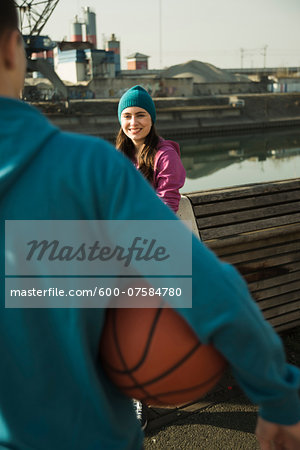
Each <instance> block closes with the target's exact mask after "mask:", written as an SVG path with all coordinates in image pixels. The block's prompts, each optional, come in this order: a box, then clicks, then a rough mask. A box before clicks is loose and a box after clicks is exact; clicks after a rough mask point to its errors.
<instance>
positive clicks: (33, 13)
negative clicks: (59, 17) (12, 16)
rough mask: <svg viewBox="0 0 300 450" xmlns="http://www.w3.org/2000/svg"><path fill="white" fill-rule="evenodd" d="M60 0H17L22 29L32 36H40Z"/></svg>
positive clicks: (23, 32)
mask: <svg viewBox="0 0 300 450" xmlns="http://www.w3.org/2000/svg"><path fill="white" fill-rule="evenodd" d="M58 2H59V0H17V2H16V3H17V7H18V8H19V13H20V25H21V31H22V34H24V35H29V36H31V37H32V38H34V37H35V36H40V34H41V31H42V29H43V28H44V26H45V25H46V23H47V21H48V19H49V17H50V16H51V14H52V13H53V11H54V9H55V7H56V5H57V4H58Z"/></svg>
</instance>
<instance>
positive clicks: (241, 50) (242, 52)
mask: <svg viewBox="0 0 300 450" xmlns="http://www.w3.org/2000/svg"><path fill="white" fill-rule="evenodd" d="M240 52H241V69H243V65H244V52H245V50H244V49H243V48H241V49H240Z"/></svg>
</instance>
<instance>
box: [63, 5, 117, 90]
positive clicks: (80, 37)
mask: <svg viewBox="0 0 300 450" xmlns="http://www.w3.org/2000/svg"><path fill="white" fill-rule="evenodd" d="M83 14H84V17H83V20H79V19H78V16H76V17H75V20H74V22H73V23H72V28H71V41H70V42H65V41H63V42H61V43H60V44H59V45H58V47H57V49H56V50H55V52H54V64H55V71H56V73H57V74H58V76H59V77H60V78H61V79H62V80H63V81H68V82H70V83H79V82H82V81H89V80H92V79H93V78H113V77H115V76H116V74H117V73H118V72H120V70H121V67H120V42H119V41H117V39H116V37H115V35H114V34H113V35H112V37H111V39H110V41H108V44H107V50H99V49H97V30H96V14H95V13H94V12H93V11H91V9H90V8H89V7H85V8H83Z"/></svg>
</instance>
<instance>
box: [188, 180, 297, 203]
mask: <svg viewBox="0 0 300 450" xmlns="http://www.w3.org/2000/svg"><path fill="white" fill-rule="evenodd" d="M296 189H300V179H294V180H288V181H276V182H275V181H274V182H272V183H260V184H250V185H245V186H236V187H232V188H226V189H213V190H210V191H206V192H196V193H190V194H186V195H187V196H188V198H189V199H190V201H191V202H192V204H193V205H197V204H204V203H205V202H206V203H207V202H208V203H211V202H217V201H219V200H223V198H224V195H225V196H226V198H227V199H236V198H245V197H254V196H256V195H260V194H267V193H273V192H284V191H290V190H291V191H294V190H296Z"/></svg>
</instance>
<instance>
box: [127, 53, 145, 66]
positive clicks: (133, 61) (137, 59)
mask: <svg viewBox="0 0 300 450" xmlns="http://www.w3.org/2000/svg"><path fill="white" fill-rule="evenodd" d="M148 58H149V56H147V55H143V54H142V53H133V54H132V55H129V56H127V58H126V59H127V70H148Z"/></svg>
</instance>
